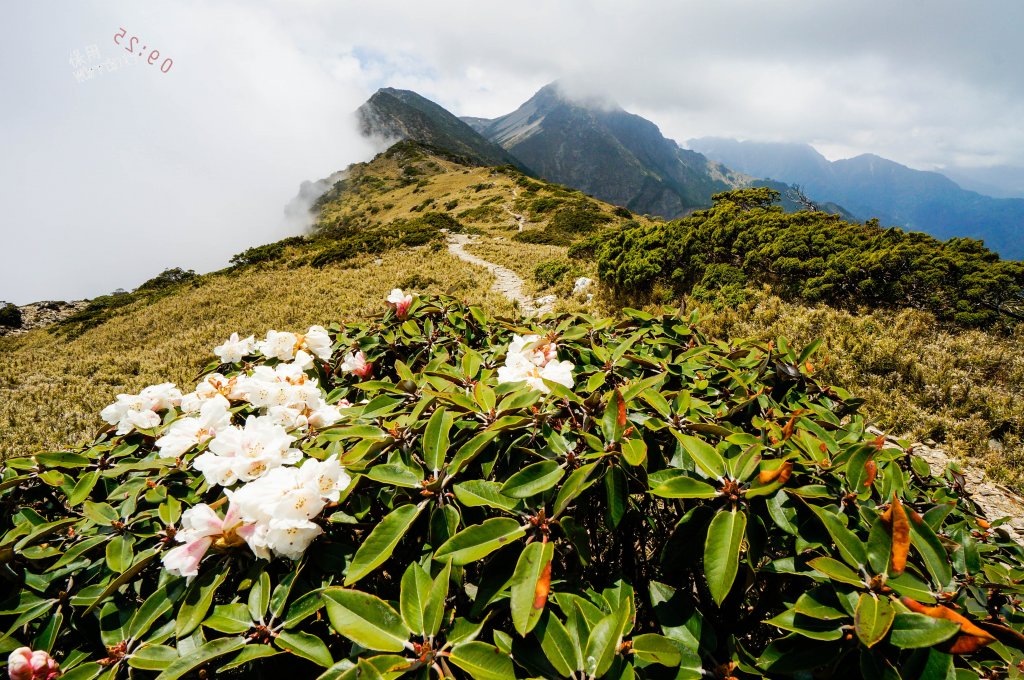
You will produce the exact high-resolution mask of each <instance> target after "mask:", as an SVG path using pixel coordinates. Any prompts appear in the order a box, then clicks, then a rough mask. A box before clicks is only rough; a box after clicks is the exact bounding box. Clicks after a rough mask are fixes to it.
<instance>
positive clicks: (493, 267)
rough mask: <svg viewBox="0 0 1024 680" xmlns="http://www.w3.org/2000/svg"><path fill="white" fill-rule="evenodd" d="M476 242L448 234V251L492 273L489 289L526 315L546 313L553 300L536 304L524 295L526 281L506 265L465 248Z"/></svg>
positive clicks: (550, 307)
mask: <svg viewBox="0 0 1024 680" xmlns="http://www.w3.org/2000/svg"><path fill="white" fill-rule="evenodd" d="M474 243H476V241H474V240H473V239H472V238H471V237H470V236H469V235H468V234H448V252H449V253H451V254H452V255H454V256H455V257H457V258H459V259H460V260H463V261H465V262H468V263H470V264H471V265H475V266H477V267H483V268H484V269H486V270H487V271H489V272H491V273H492V274H494V285H493V286H491V290H494V291H496V292H498V293H501V294H502V295H504V296H505V297H507V298H508V299H509V300H511V301H512V302H515V303H516V304H518V305H519V308H520V309H522V310H523V312H525V313H526V314H527V315H534V314H547V313H548V312H550V311H551V310H552V308H553V306H554V300H549V301H547V302H545V303H543V304H541V305H537V301H536V300H534V299H533V298H531V297H530V296H528V295H526V293H524V292H523V287H524V286H525V285H526V282H524V281H523V279H522V277H521V276H519V274H516V273H515V272H514V271H512V270H511V269H509V268H508V267H502V266H501V265H500V264H495V263H493V262H488V261H487V260H485V259H483V258H482V257H477V256H476V255H473V254H472V253H470V252H468V251H467V250H466V246H467V245H472V244H474Z"/></svg>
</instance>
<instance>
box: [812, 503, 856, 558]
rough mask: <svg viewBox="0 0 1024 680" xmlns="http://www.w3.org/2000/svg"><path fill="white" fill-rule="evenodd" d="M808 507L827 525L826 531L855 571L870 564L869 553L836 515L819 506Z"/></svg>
mask: <svg viewBox="0 0 1024 680" xmlns="http://www.w3.org/2000/svg"><path fill="white" fill-rule="evenodd" d="M807 507H808V508H810V509H811V511H812V512H814V514H815V515H817V516H818V519H820V520H821V523H822V524H824V525H825V530H826V531H828V534H829V536H831V537H832V540H833V541H834V542H835V544H836V547H837V548H838V549H839V554H840V556H842V558H843V560H844V561H845V562H846V563H847V564H849V565H850V566H851V567H854V568H855V569H861V568H862V567H864V566H865V565H867V562H868V551H867V548H866V547H865V546H864V543H863V542H861V540H860V539H859V538H857V536H856V535H855V534H854V533H853V532H852V531H850V530H849V529H847V528H846V526H845V525H844V524H843V523H842V521H841V520H840V519H839V517H837V516H836V515H835V514H834V513H832V512H829V511H828V510H826V509H825V508H819V507H818V506H817V505H812V504H810V503H808V504H807Z"/></svg>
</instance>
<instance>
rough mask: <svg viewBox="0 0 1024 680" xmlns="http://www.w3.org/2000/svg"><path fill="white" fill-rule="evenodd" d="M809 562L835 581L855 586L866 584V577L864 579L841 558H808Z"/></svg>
mask: <svg viewBox="0 0 1024 680" xmlns="http://www.w3.org/2000/svg"><path fill="white" fill-rule="evenodd" d="M807 564H808V566H810V567H811V568H812V569H814V570H815V571H820V572H821V573H822V574H825V575H826V576H828V577H829V578H830V579H832V580H833V581H839V582H840V583H849V584H850V585H855V586H862V585H864V579H862V578H861V577H860V575H859V574H858V573H857V572H855V571H854V570H852V569H850V568H849V567H848V566H846V565H845V564H843V563H842V562H840V561H839V560H834V559H832V558H831V557H815V558H814V559H813V560H808V561H807Z"/></svg>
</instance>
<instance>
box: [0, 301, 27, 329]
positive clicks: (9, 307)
mask: <svg viewBox="0 0 1024 680" xmlns="http://www.w3.org/2000/svg"><path fill="white" fill-rule="evenodd" d="M21 324H22V319H21V309H19V308H18V306H17V305H15V304H11V303H10V302H0V326H3V327H4V328H21Z"/></svg>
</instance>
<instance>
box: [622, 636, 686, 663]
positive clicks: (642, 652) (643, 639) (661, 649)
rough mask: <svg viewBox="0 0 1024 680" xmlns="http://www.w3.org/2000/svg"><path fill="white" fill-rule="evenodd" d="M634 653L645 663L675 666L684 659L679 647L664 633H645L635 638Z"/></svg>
mask: <svg viewBox="0 0 1024 680" xmlns="http://www.w3.org/2000/svg"><path fill="white" fill-rule="evenodd" d="M633 653H634V654H635V655H636V657H637V658H638V659H640V660H641V661H643V662H645V663H657V664H661V665H662V666H669V667H670V668H674V667H675V666H678V665H679V663H680V662H681V661H682V659H683V656H682V653H681V652H680V651H679V647H678V646H677V645H676V643H674V642H673V641H672V640H670V639H668V638H667V637H665V636H664V635H655V634H653V633H645V634H643V635H637V636H636V637H634V638H633Z"/></svg>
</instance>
